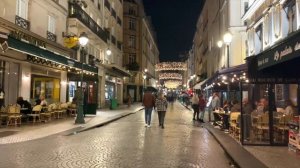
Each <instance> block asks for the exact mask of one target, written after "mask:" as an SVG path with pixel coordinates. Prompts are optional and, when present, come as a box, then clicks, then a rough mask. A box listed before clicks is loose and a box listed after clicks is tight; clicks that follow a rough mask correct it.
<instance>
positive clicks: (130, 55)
mask: <svg viewBox="0 0 300 168" xmlns="http://www.w3.org/2000/svg"><path fill="white" fill-rule="evenodd" d="M128 60H129V64H132V63H134V62H136V54H135V53H131V54H129V57H128Z"/></svg>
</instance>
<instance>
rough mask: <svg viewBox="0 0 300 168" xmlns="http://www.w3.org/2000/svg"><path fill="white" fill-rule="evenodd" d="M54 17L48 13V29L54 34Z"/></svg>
mask: <svg viewBox="0 0 300 168" xmlns="http://www.w3.org/2000/svg"><path fill="white" fill-rule="evenodd" d="M55 29H56V19H55V18H54V17H53V16H50V15H48V31H49V32H51V33H53V34H55Z"/></svg>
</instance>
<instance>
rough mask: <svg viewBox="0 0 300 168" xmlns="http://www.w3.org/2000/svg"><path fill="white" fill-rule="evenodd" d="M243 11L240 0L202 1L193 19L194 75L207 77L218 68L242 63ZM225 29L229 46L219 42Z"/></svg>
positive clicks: (243, 61) (244, 53) (243, 49)
mask: <svg viewBox="0 0 300 168" xmlns="http://www.w3.org/2000/svg"><path fill="white" fill-rule="evenodd" d="M233 9H234V10H233ZM243 11H244V3H243V1H236V0H211V1H206V2H205V4H204V6H203V9H202V11H201V14H200V16H199V18H198V21H197V25H196V32H195V35H194V42H193V45H194V47H193V49H194V53H195V71H196V74H197V75H202V76H207V77H208V78H210V77H212V76H213V75H214V74H215V73H216V72H217V71H219V70H221V69H225V68H228V67H234V66H237V65H240V64H243V63H245V60H244V59H245V58H246V50H245V49H246V47H245V46H246V45H245V38H246V33H245V32H246V27H245V26H244V23H243V22H242V20H241V17H242V14H243ZM226 33H230V34H231V35H232V41H231V43H230V44H228V45H229V47H227V45H226V44H225V43H224V42H223V36H224V35H225V34H226ZM218 43H219V44H218ZM218 45H219V46H218ZM228 49H229V52H228ZM228 53H229V56H228Z"/></svg>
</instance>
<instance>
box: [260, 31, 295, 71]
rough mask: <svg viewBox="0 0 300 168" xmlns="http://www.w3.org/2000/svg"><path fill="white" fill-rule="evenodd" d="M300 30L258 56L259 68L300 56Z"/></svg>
mask: <svg viewBox="0 0 300 168" xmlns="http://www.w3.org/2000/svg"><path fill="white" fill-rule="evenodd" d="M299 35H300V32H298V33H297V34H294V35H293V36H291V37H288V38H287V39H285V40H284V41H283V42H281V43H279V44H278V45H277V46H276V47H274V48H271V49H269V50H267V51H265V52H263V53H261V54H259V55H258V56H257V66H258V70H261V69H264V68H267V67H270V66H273V65H276V64H279V63H282V62H285V61H288V60H291V59H293V58H296V57H300V37H299Z"/></svg>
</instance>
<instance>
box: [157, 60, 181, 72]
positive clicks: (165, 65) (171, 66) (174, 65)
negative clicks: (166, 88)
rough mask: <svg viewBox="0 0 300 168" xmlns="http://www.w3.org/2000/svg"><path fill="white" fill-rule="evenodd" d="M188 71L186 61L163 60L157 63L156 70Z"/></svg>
mask: <svg viewBox="0 0 300 168" xmlns="http://www.w3.org/2000/svg"><path fill="white" fill-rule="evenodd" d="M176 70H179V71H186V70H187V65H186V63H184V62H161V63H158V64H156V65H155V71H176Z"/></svg>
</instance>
